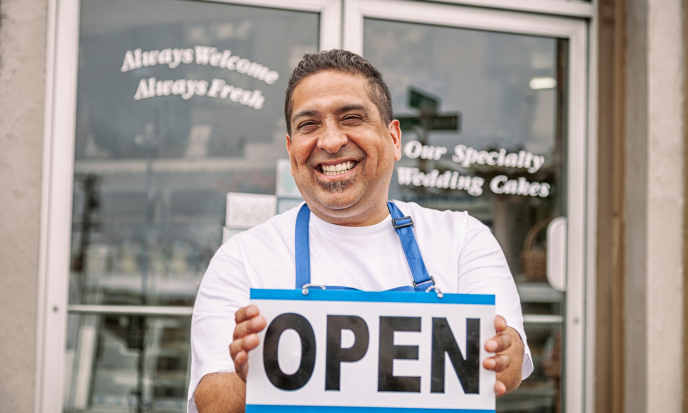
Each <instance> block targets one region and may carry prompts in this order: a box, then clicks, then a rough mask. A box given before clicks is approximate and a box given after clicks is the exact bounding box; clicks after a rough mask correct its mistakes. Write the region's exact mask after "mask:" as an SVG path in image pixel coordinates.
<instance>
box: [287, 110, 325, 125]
mask: <svg viewBox="0 0 688 413" xmlns="http://www.w3.org/2000/svg"><path fill="white" fill-rule="evenodd" d="M318 113H320V112H318V111H317V110H315V109H304V110H302V111H300V112H296V113H295V114H294V116H292V117H291V121H292V123H294V122H296V119H298V118H303V117H307V116H315V115H317V114H318Z"/></svg>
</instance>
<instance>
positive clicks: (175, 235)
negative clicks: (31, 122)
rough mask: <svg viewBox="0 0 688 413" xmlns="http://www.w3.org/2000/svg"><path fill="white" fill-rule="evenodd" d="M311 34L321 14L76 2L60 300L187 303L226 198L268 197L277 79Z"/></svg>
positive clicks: (279, 105)
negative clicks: (72, 126) (65, 267)
mask: <svg viewBox="0 0 688 413" xmlns="http://www.w3.org/2000/svg"><path fill="white" fill-rule="evenodd" d="M318 39H319V15H318V14H317V13H307V12H298V11H288V10H278V9H268V8H261V7H251V6H241V5H232V4H221V3H211V2H198V1H178V0H88V1H83V2H82V5H81V26H80V46H79V47H80V53H79V77H78V102H77V132H76V150H75V174H74V210H73V232H72V264H71V267H72V271H71V283H70V303H72V304H75V303H82V304H86V303H88V304H146V305H191V304H192V303H193V299H194V297H195V294H196V290H197V287H198V284H199V283H200V280H201V277H202V275H203V272H204V270H205V268H206V266H207V264H208V261H209V260H210V258H211V257H212V255H213V254H214V252H215V250H216V249H217V248H218V247H219V245H220V243H221V240H222V226H223V223H224V217H225V203H226V201H225V197H226V193H227V192H230V191H234V192H251V193H258V194H274V193H275V182H276V178H275V177H276V166H277V160H278V159H280V158H285V157H287V153H286V149H285V133H286V128H285V122H284V119H283V99H284V90H285V89H286V82H287V79H288V76H289V74H290V73H291V70H292V69H293V67H294V66H295V65H296V63H297V62H298V61H299V60H300V58H301V56H302V55H303V53H305V52H314V51H317V50H318Z"/></svg>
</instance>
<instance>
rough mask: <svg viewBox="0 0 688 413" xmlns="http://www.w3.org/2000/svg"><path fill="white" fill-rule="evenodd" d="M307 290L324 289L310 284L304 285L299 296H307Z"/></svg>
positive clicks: (321, 286) (322, 286)
mask: <svg viewBox="0 0 688 413" xmlns="http://www.w3.org/2000/svg"><path fill="white" fill-rule="evenodd" d="M309 288H322V289H323V290H324V289H325V286H324V285H312V284H310V283H306V284H304V285H303V287H301V294H303V295H308V292H309Z"/></svg>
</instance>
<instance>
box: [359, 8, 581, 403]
mask: <svg viewBox="0 0 688 413" xmlns="http://www.w3.org/2000/svg"><path fill="white" fill-rule="evenodd" d="M363 33H364V49H363V50H364V55H365V57H367V58H368V59H369V60H370V61H371V62H372V63H373V64H374V65H375V66H376V67H377V68H378V69H380V71H381V72H382V73H383V74H384V76H385V80H386V82H387V84H388V85H389V87H390V89H391V93H392V97H393V103H394V111H395V116H396V117H397V118H398V119H399V120H400V122H401V126H402V132H403V135H402V160H401V161H400V162H398V163H397V165H396V171H395V174H394V177H393V178H392V185H391V189H390V197H391V198H393V199H400V200H403V201H411V202H416V203H418V204H420V205H422V206H425V207H428V208H434V209H439V210H446V209H449V210H456V211H468V212H469V213H470V214H471V215H472V216H474V217H476V218H478V219H479V220H481V221H482V222H483V223H484V224H486V225H487V226H488V227H489V228H490V229H491V230H492V232H493V233H494V235H495V236H496V238H497V240H498V241H499V243H500V244H501V246H502V248H503V250H504V252H505V255H506V258H507V261H508V263H509V266H510V268H511V271H512V273H513V275H514V279H515V281H516V284H517V286H518V289H519V294H520V296H521V301H522V307H523V312H524V314H526V334H527V336H528V343H529V345H530V349H531V351H532V355H533V362H534V365H535V372H534V373H533V375H532V376H531V377H530V378H529V379H528V380H526V381H525V382H524V383H523V385H522V386H521V388H520V389H519V390H518V391H517V392H516V393H513V394H511V395H508V396H506V397H504V398H502V399H500V400H499V401H498V403H497V411H499V412H559V411H561V410H560V399H561V398H560V389H561V380H560V379H561V377H562V375H561V367H560V366H561V324H560V322H561V316H562V314H563V303H564V296H563V293H560V292H558V291H555V290H554V289H552V288H551V287H550V286H549V284H548V283H547V280H546V260H545V258H546V250H545V248H546V231H547V225H548V224H549V222H550V221H551V220H552V219H553V218H555V217H558V216H561V215H565V214H566V211H565V210H564V205H566V200H565V198H566V186H565V182H566V180H565V177H564V174H565V165H564V163H563V160H564V159H565V158H564V148H565V147H566V135H565V132H564V131H565V130H566V119H565V116H564V114H565V113H566V107H565V104H564V102H565V101H566V100H565V99H566V97H565V88H564V85H566V69H567V66H566V61H565V56H566V55H567V51H568V45H567V42H566V41H564V40H559V39H556V38H548V37H537V36H526V35H517V34H507V33H498V32H488V31H480V30H468V29H460V28H450V27H442V26H434V25H427V24H416V23H407V22H396V21H387V20H378V19H371V18H366V19H365V20H364V30H363ZM541 315H546V316H550V317H537V316H541ZM533 316H535V317H533ZM551 316H554V317H551ZM557 316H559V317H557Z"/></svg>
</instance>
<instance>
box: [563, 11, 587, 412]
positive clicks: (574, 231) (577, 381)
mask: <svg viewBox="0 0 688 413" xmlns="http://www.w3.org/2000/svg"><path fill="white" fill-rule="evenodd" d="M577 23H578V24H577V25H576V30H575V32H574V33H573V34H572V35H571V36H569V102H568V104H569V117H568V125H569V130H568V164H567V166H568V168H569V169H568V173H567V176H568V192H567V199H568V208H567V215H568V221H569V225H568V257H567V268H568V279H567V290H566V337H565V343H566V344H565V349H566V353H565V357H566V364H565V372H566V378H565V386H566V392H565V395H566V396H565V411H567V412H582V411H583V397H584V391H583V389H584V386H585V383H584V382H583V372H584V367H583V366H584V363H585V357H584V343H585V331H584V327H585V325H586V324H585V323H586V320H585V309H584V303H585V276H586V272H585V271H586V264H585V252H586V249H585V248H586V246H585V236H586V224H587V223H586V206H587V201H586V194H587V192H586V184H587V182H586V179H587V167H586V165H587V164H586V155H587V145H586V137H587V130H588V129H587V126H586V120H587V116H586V115H587V105H586V104H587V81H586V76H587V67H588V66H587V64H586V61H587V53H586V49H587V46H588V44H587V29H586V25H585V22H584V21H578V22H577Z"/></svg>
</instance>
